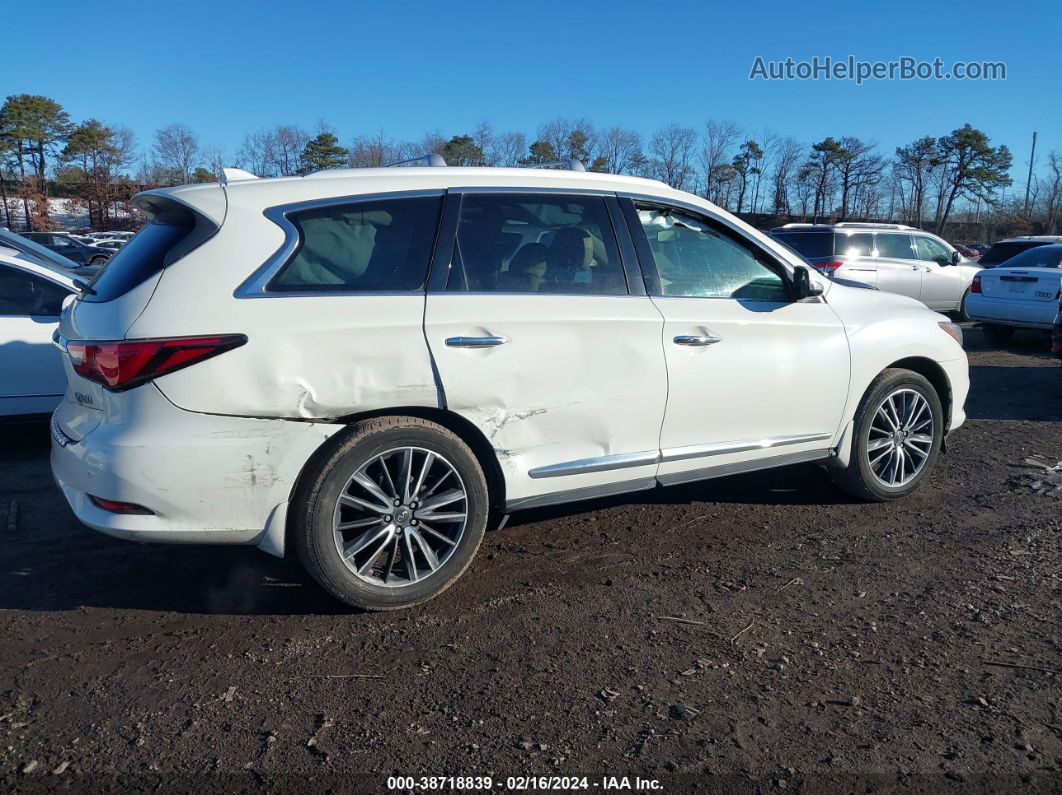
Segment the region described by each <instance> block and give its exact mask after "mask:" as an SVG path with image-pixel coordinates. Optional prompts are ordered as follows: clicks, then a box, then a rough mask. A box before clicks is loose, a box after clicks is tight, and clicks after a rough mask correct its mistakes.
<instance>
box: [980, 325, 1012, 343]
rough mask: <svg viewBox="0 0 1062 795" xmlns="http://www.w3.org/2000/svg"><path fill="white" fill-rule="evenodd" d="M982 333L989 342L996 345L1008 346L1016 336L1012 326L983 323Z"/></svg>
mask: <svg viewBox="0 0 1062 795" xmlns="http://www.w3.org/2000/svg"><path fill="white" fill-rule="evenodd" d="M981 331H983V332H984V334H985V338H986V339H987V340H988V341H989V342H992V343H994V344H996V345H1006V344H1007V343H1008V342H1009V341H1010V338H1011V337H1013V336H1014V329H1013V328H1011V327H1010V326H997V325H995V324H994V323H983V324H982V325H981Z"/></svg>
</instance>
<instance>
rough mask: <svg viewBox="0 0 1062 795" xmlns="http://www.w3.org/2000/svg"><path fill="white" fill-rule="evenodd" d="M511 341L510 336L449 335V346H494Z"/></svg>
mask: <svg viewBox="0 0 1062 795" xmlns="http://www.w3.org/2000/svg"><path fill="white" fill-rule="evenodd" d="M508 341H509V338H508V337H447V338H446V346H447V347H448V348H493V347H495V346H496V345H504V344H505V343H507V342H508Z"/></svg>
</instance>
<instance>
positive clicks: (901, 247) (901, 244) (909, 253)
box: [874, 233, 915, 259]
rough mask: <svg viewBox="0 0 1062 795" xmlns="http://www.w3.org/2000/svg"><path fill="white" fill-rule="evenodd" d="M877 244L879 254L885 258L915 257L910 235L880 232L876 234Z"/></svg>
mask: <svg viewBox="0 0 1062 795" xmlns="http://www.w3.org/2000/svg"><path fill="white" fill-rule="evenodd" d="M874 242H875V245H877V248H878V256H879V257H883V258H885V259H914V258H915V255H914V249H913V248H912V247H911V236H910V235H896V234H892V233H888V234H883V233H878V234H877V235H875V236H874Z"/></svg>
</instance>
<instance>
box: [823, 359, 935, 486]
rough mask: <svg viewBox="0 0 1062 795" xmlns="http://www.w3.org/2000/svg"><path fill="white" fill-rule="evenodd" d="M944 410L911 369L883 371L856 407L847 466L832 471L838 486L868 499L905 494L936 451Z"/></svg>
mask: <svg viewBox="0 0 1062 795" xmlns="http://www.w3.org/2000/svg"><path fill="white" fill-rule="evenodd" d="M944 422H945V419H944V410H943V407H942V406H941V403H940V398H939V396H938V395H937V392H936V390H935V389H934V388H933V385H932V384H931V383H929V381H928V380H927V379H926V378H925V377H924V376H922V375H920V374H919V373H914V372H911V371H910V370H900V369H894V370H886V371H885V372H884V373H882V374H881V375H879V376H878V377H877V378H876V379H875V380H874V383H873V384H871V385H870V388H869V389H868V390H867V392H866V394H865V395H864V396H863V400H862V402H861V403H860V404H859V408H858V410H857V411H856V416H855V420H854V424H853V439H852V453H851V458H850V460H849V463H848V466H847V467H846V468H845V469H842V470H839V471H836V472H834V480H835V482H836V483H837V485H838V486H840V487H841V488H842V489H844V490H845V491H847V492H849V493H850V494H854V495H855V496H857V497H861V498H862V499H867V500H875V501H882V500H893V499H897V498H899V497H904V496H906V495H907V494H910V493H911V492H912V491H914V490H915V489H916V488H918V485H919V484H920V483H921V482H922V480H923V479H924V478H925V477H926V475H927V474H928V473H929V471H930V470H931V469H932V468H933V464H934V463H935V462H936V460H937V456H938V455H939V454H940V447H941V444H942V442H943V439H944Z"/></svg>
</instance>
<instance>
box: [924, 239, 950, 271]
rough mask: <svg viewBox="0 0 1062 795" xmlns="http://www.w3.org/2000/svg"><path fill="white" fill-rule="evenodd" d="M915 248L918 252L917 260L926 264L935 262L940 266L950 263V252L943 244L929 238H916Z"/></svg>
mask: <svg viewBox="0 0 1062 795" xmlns="http://www.w3.org/2000/svg"><path fill="white" fill-rule="evenodd" d="M915 248H916V250H917V251H918V259H920V260H926V261H927V262H936V263H939V264H941V265H943V264H944V263H947V262H951V252H950V251H948V249H947V248H945V247H944V244H943V243H941V242H939V241H937V240H934V239H933V238H931V237H916V238H915Z"/></svg>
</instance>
